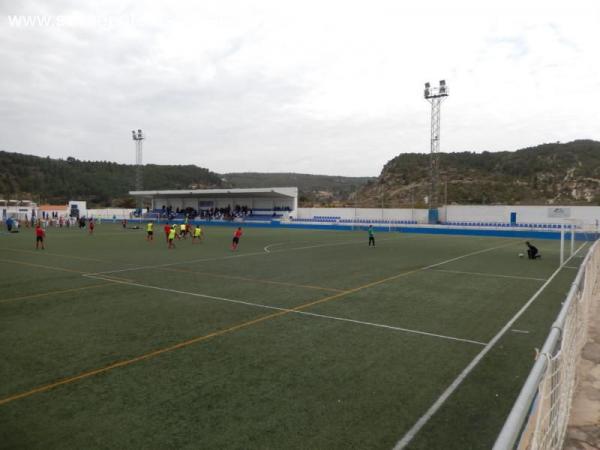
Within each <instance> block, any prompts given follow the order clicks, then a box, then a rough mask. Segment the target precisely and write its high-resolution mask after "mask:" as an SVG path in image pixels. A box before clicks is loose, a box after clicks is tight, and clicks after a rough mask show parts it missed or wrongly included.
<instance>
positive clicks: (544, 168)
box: [354, 140, 600, 207]
mask: <svg viewBox="0 0 600 450" xmlns="http://www.w3.org/2000/svg"><path fill="white" fill-rule="evenodd" d="M429 161H430V159H429V154H416V153H404V154H401V155H399V156H397V157H395V158H394V159H392V160H391V161H389V162H388V163H387V164H386V165H385V166H384V168H383V170H382V172H381V175H380V176H379V177H378V179H377V180H376V181H373V182H371V183H368V184H367V185H366V186H365V187H364V188H362V189H361V190H360V191H359V192H358V193H357V195H356V197H355V199H354V200H355V202H356V203H357V204H358V205H362V206H379V205H381V204H382V202H383V204H384V205H385V206H386V207H390V206H410V205H415V206H421V207H422V206H425V197H426V196H427V195H428V193H429ZM438 192H439V193H438V195H439V199H440V201H441V203H444V199H445V197H446V192H447V202H448V203H449V204H451V203H458V204H497V203H509V204H584V205H586V204H588V205H589V204H598V203H600V142H597V141H589V140H579V141H573V142H569V143H565V144H560V143H555V144H543V145H539V146H536V147H531V148H525V149H522V150H517V151H514V152H508V151H504V152H494V153H490V152H483V153H474V152H457V153H441V154H440V183H439V191H438Z"/></svg>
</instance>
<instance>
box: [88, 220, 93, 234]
mask: <svg viewBox="0 0 600 450" xmlns="http://www.w3.org/2000/svg"><path fill="white" fill-rule="evenodd" d="M88 227H89V229H90V234H94V219H90V221H89V222H88Z"/></svg>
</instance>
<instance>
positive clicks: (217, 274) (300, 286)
mask: <svg viewBox="0 0 600 450" xmlns="http://www.w3.org/2000/svg"><path fill="white" fill-rule="evenodd" d="M157 270H161V269H160V268H157ZM162 270H165V271H167V272H186V273H194V274H198V275H205V276H208V277H215V278H226V279H230V280H241V281H252V282H255V283H264V284H274V285H280V286H290V287H298V288H304V289H316V290H320V291H330V292H345V291H344V290H343V289H335V288H328V287H322V286H314V285H310V284H296V283H288V282H286V281H273V280H261V279H258V278H247V277H240V276H236V275H224V274H220V273H210V272H199V271H196V270H189V269H175V268H163V269H162Z"/></svg>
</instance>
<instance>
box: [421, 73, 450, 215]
mask: <svg viewBox="0 0 600 450" xmlns="http://www.w3.org/2000/svg"><path fill="white" fill-rule="evenodd" d="M424 97H425V100H427V101H428V102H429V103H431V155H430V165H431V168H430V169H431V180H430V183H431V186H430V191H429V209H430V210H432V209H433V208H437V207H438V203H439V202H438V184H439V156H438V153H439V152H440V123H441V104H442V102H443V101H444V99H445V98H446V97H448V85H447V84H446V80H440V84H439V86H436V87H433V86H431V84H430V83H425V91H424Z"/></svg>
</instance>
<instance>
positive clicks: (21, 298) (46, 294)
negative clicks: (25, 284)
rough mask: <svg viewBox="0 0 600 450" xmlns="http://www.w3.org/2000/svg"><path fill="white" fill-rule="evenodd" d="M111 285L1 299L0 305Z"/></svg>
mask: <svg viewBox="0 0 600 450" xmlns="http://www.w3.org/2000/svg"><path fill="white" fill-rule="evenodd" d="M111 285H112V284H111V283H102V284H92V285H90V286H82V287H78V288H72V289H60V290H56V291H48V292H42V293H41V294H32V295H23V296H21V297H11V298H3V299H0V303H8V302H12V301H16V300H25V299H28V298H38V297H45V296H48V295H56V294H64V293H65V292H75V291H81V290H84V289H93V288H98V287H102V286H111Z"/></svg>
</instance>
